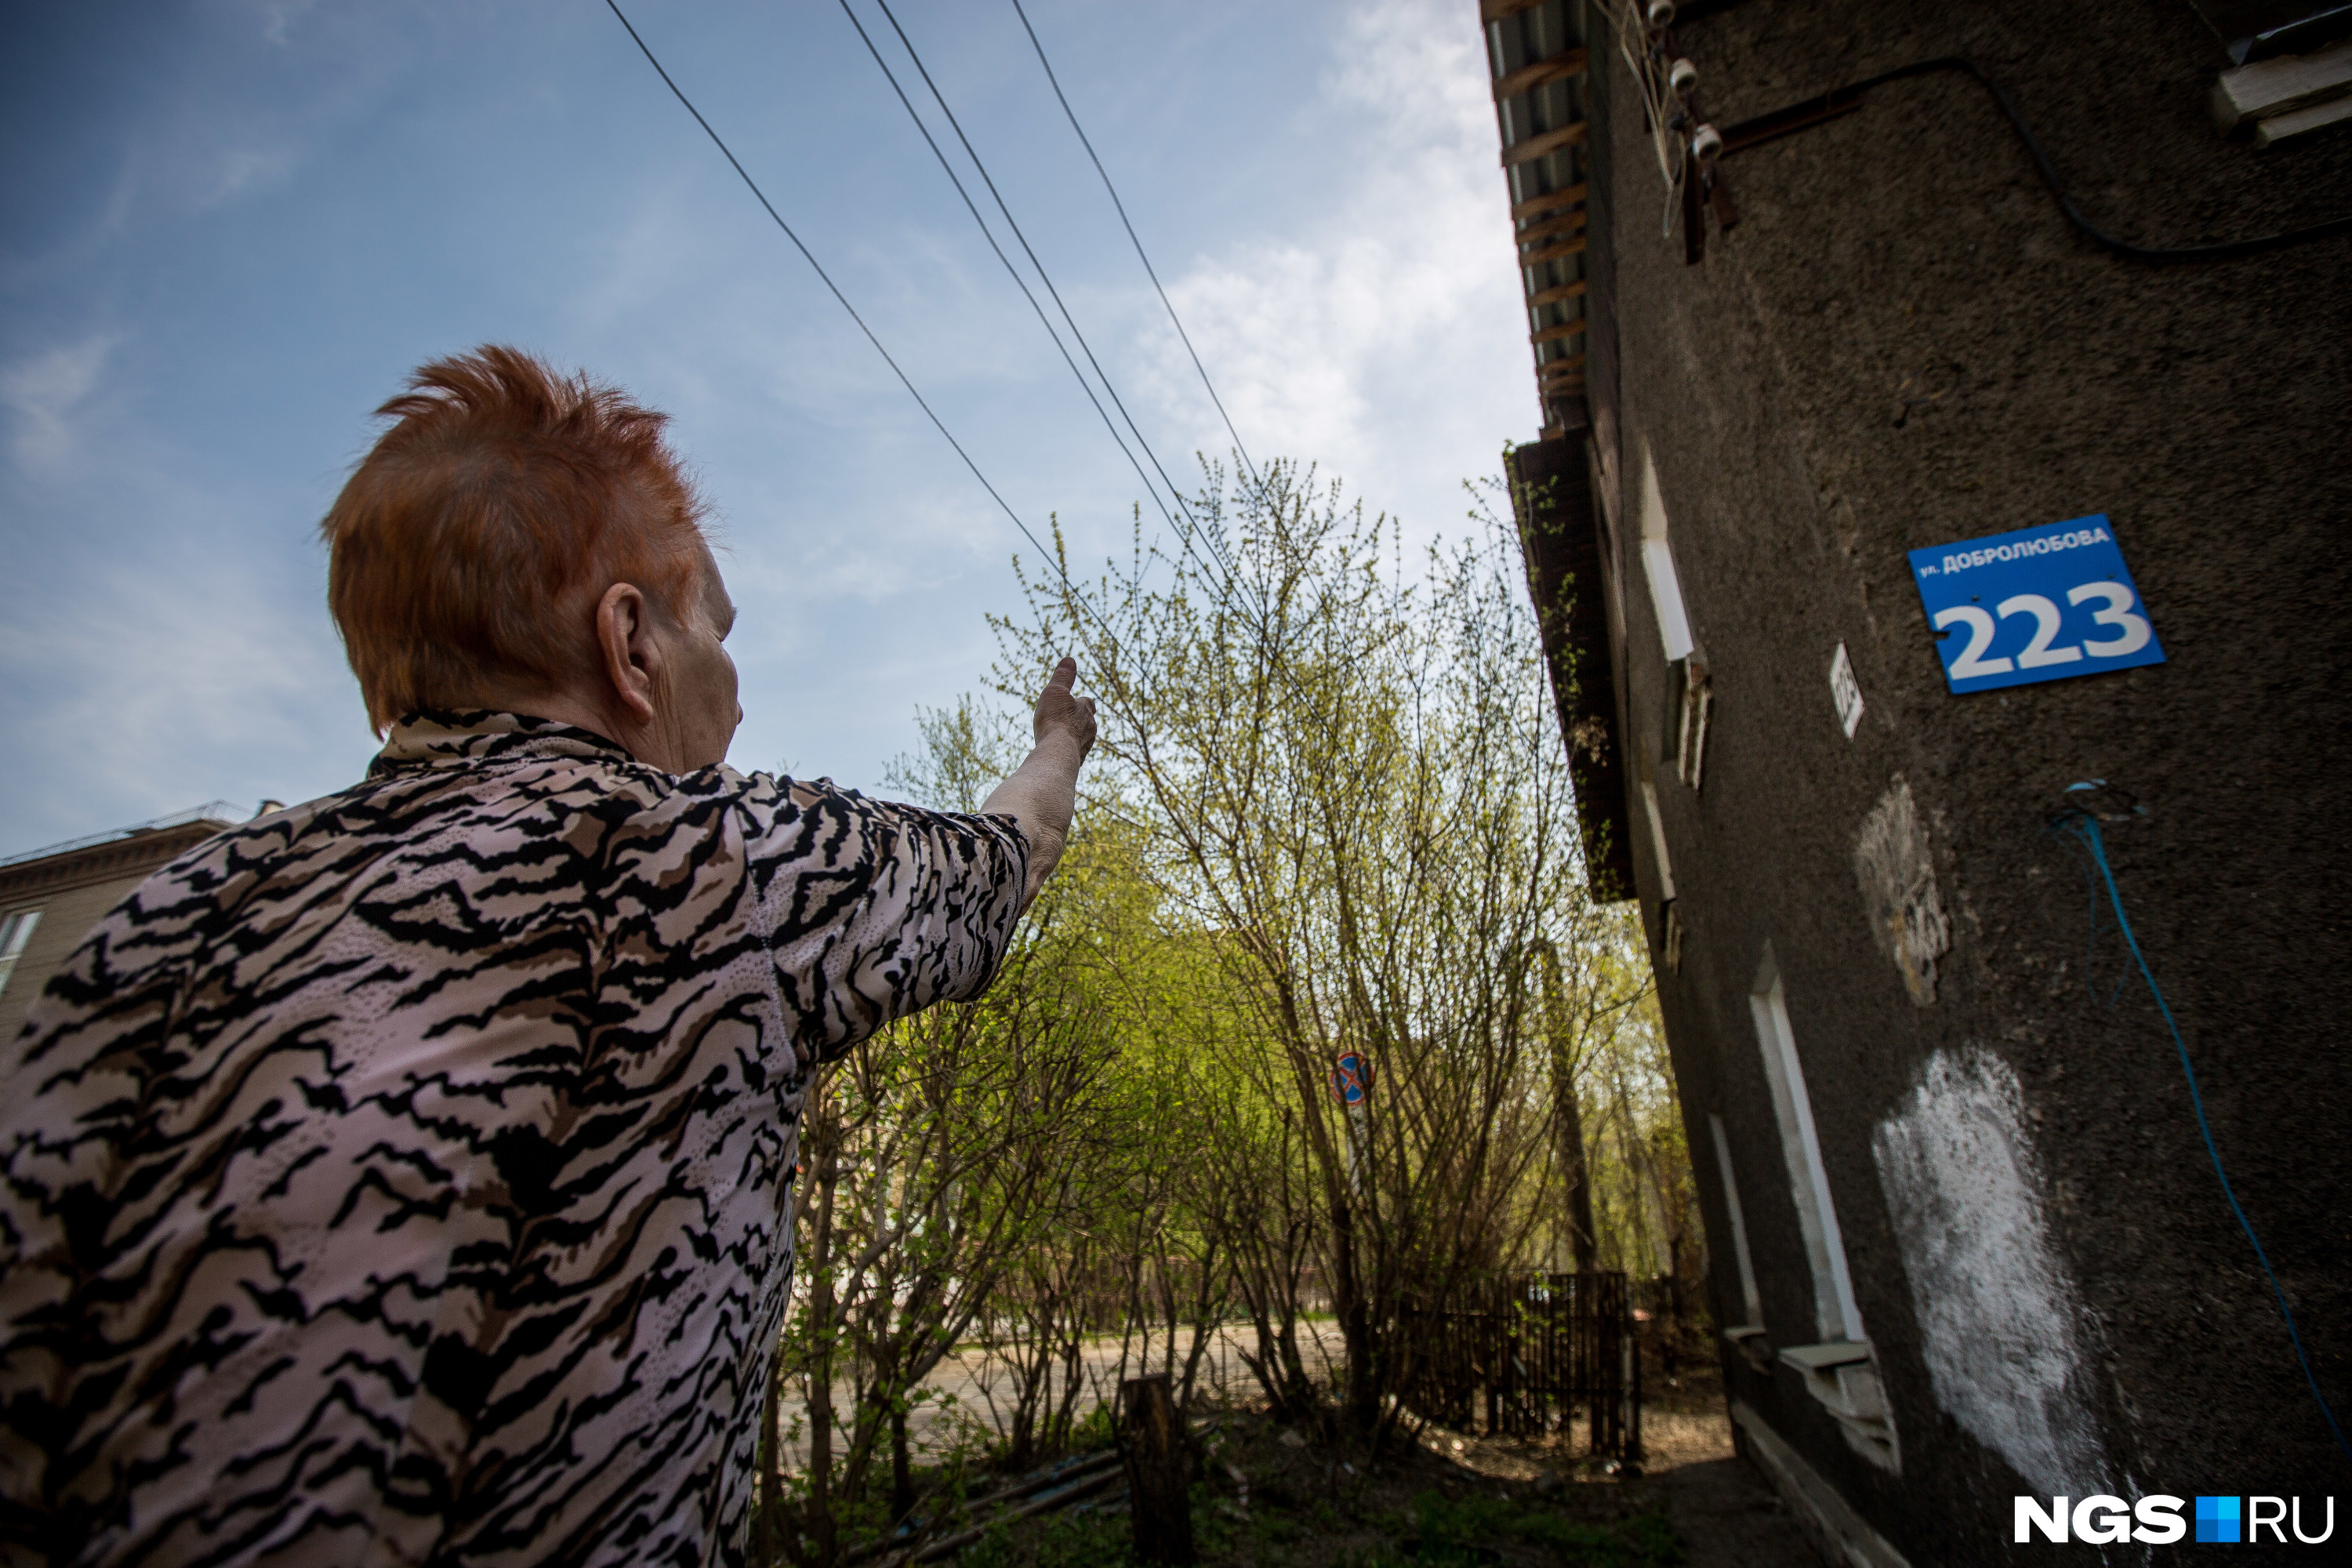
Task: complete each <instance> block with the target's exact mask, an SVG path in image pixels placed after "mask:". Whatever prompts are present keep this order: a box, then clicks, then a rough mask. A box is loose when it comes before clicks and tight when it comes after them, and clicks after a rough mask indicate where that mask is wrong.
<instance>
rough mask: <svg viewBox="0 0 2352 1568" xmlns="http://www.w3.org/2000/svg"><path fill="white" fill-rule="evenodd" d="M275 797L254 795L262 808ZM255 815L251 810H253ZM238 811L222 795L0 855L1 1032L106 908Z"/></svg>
mask: <svg viewBox="0 0 2352 1568" xmlns="http://www.w3.org/2000/svg"><path fill="white" fill-rule="evenodd" d="M277 809H278V803H277V802H276V801H274V800H266V801H263V802H262V803H261V810H262V811H264V812H269V811H275V810H277ZM257 815H258V814H257ZM244 820H245V818H244V817H243V816H240V815H238V814H237V812H236V808H235V807H233V806H231V805H229V804H228V803H227V802H226V801H224V800H216V801H214V802H212V803H211V804H210V805H200V806H197V807H195V808H194V809H193V810H189V811H183V812H177V813H174V814H173V815H172V816H159V817H157V818H156V819H155V820H154V821H152V822H142V823H140V824H139V825H138V826H135V827H124V828H118V829H116V830H115V831H114V832H111V833H100V834H98V835H95V836H94V837H89V838H77V839H75V840H74V841H73V842H72V843H70V844H59V845H56V846H54V847H50V848H47V849H36V850H33V851H31V852H30V853H28V854H24V855H15V856H11V857H9V858H7V859H5V860H0V1040H13V1039H15V1038H16V1031H17V1030H19V1029H21V1028H22V1027H24V1025H25V1014H26V1010H27V1009H28V1008H30V1007H31V1006H32V1005H33V998H35V997H36V996H38V995H39V994H41V988H42V987H43V986H45V985H47V984H48V983H49V976H50V975H52V974H54V973H57V972H58V966H59V965H61V964H63V963H65V961H66V960H67V959H68V957H70V956H72V953H73V950H74V949H76V948H78V947H79V946H80V945H81V940H82V938H84V937H86V936H88V935H89V931H90V928H91V927H92V926H94V925H96V924H97V923H98V922H99V921H100V918H101V917H102V916H104V915H105V913H106V912H107V911H108V910H110V909H112V908H114V906H115V905H117V904H119V903H121V901H122V900H123V898H124V896H125V895H127V894H128V893H129V892H130V891H131V889H133V888H135V887H137V886H138V885H139V884H140V883H142V882H143V881H145V880H146V879H148V877H149V876H150V875H152V873H153V872H155V871H156V870H158V869H159V868H162V867H163V864H164V863H165V862H166V861H169V860H172V859H175V858H178V857H179V856H180V855H181V854H182V853H183V852H184V851H186V850H189V849H193V848H194V847H196V846H197V845H199V844H202V843H203V842H204V841H205V839H207V838H210V837H212V836H213V835H214V834H215V833H218V832H219V831H220V830H221V829H222V828H224V827H231V826H236V824H237V823H240V822H242V821H244Z"/></svg>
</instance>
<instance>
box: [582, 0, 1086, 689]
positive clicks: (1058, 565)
mask: <svg viewBox="0 0 2352 1568" xmlns="http://www.w3.org/2000/svg"><path fill="white" fill-rule="evenodd" d="M604 4H605V5H606V6H608V7H609V8H610V9H611V11H612V13H613V15H614V17H615V18H616V19H617V20H618V21H619V22H620V24H621V26H623V27H625V28H626V29H627V30H628V35H629V40H630V41H631V42H632V43H634V44H635V45H636V46H637V51H638V53H640V54H642V55H644V56H645V57H646V64H647V65H649V66H651V67H653V68H654V73H655V74H656V76H659V77H660V78H661V79H662V85H663V86H664V87H667V88H668V89H669V90H670V92H671V93H672V94H673V95H674V96H675V97H676V98H677V100H678V102H680V103H682V104H684V105H685V106H686V111H687V112H688V114H691V115H693V116H694V122H695V123H696V124H697V125H699V126H701V127H702V133H703V134H704V135H706V136H708V137H709V138H710V142H711V145H713V146H715V147H717V148H718V149H719V152H720V153H722V154H724V155H725V157H726V159H727V162H728V163H730V165H732V166H733V168H734V170H735V173H736V174H738V175H739V176H740V178H741V179H742V181H743V184H744V185H745V186H747V187H748V188H749V189H750V190H751V195H753V196H755V197H757V198H758V199H759V203H760V205H761V206H762V207H764V208H766V209H767V213H768V216H770V217H772V218H773V219H774V220H775V223H776V226H777V227H778V228H780V229H782V230H783V231H784V237H785V238H786V239H789V240H791V241H792V242H793V249H795V250H797V251H799V252H800V253H801V258H802V259H803V260H804V261H806V262H807V263H808V264H809V268H810V269H811V270H812V271H814V273H815V274H816V275H817V279H818V280H819V281H820V282H822V283H824V286H825V288H826V289H828V290H830V291H831V292H832V294H833V297H834V299H835V300H838V301H839V302H840V304H841V308H842V309H843V310H846V311H848V312H849V319H850V320H851V321H855V322H856V323H857V330H858V331H861V332H864V333H865V334H866V342H869V343H872V344H873V345H874V352H875V353H878V354H880V355H881V356H882V363H885V364H887V365H888V366H889V367H890V371H891V374H894V375H896V376H897V377H898V384H899V385H901V386H903V387H905V388H906V389H907V395H908V396H909V397H911V398H913V399H914V400H915V406H917V407H918V408H920V409H921V410H922V411H923V414H924V416H925V417H926V418H928V419H929V420H930V422H931V425H932V426H933V427H934V428H935V429H937V430H938V431H939V433H940V435H941V436H944V437H947V443H948V445H949V446H950V447H954V448H955V455H956V456H957V457H959V458H962V459H963V466H964V467H965V468H970V469H971V477H972V478H973V479H978V480H979V481H980V488H981V489H984V490H986V491H987V492H988V496H989V499H990V500H992V501H994V502H995V503H996V504H997V506H998V507H1000V508H1002V509H1003V512H1004V515H1005V516H1006V517H1009V518H1011V519H1012V520H1013V527H1015V528H1017V529H1019V530H1020V531H1021V537H1022V538H1024V539H1025V540H1027V541H1028V542H1030V544H1031V546H1032V547H1034V549H1035V550H1036V552H1038V553H1039V554H1040V555H1043V556H1044V557H1045V559H1046V560H1048V561H1050V562H1052V563H1054V570H1055V574H1057V575H1059V576H1060V577H1061V579H1062V586H1063V587H1065V588H1066V589H1068V590H1069V593H1070V597H1071V600H1072V602H1073V603H1075V604H1076V605H1078V606H1079V607H1080V608H1082V609H1084V610H1085V611H1086V612H1087V615H1088V616H1092V617H1093V619H1094V623H1095V625H1096V626H1099V627H1101V628H1102V634H1103V637H1104V638H1105V639H1106V640H1108V642H1109V643H1110V645H1111V647H1113V649H1114V650H1115V649H1116V648H1117V647H1118V638H1117V637H1114V636H1113V635H1112V633H1111V629H1110V625H1109V623H1108V622H1107V621H1105V620H1104V619H1103V618H1102V616H1101V615H1100V614H1099V613H1097V611H1096V609H1095V607H1094V605H1093V604H1092V603H1090V602H1089V601H1088V600H1087V596H1086V595H1084V594H1082V593H1080V592H1079V591H1078V585H1077V584H1076V583H1073V582H1071V581H1070V574H1069V572H1068V570H1067V569H1066V567H1064V566H1063V564H1062V557H1061V552H1058V551H1054V550H1048V549H1046V548H1045V544H1044V543H1043V542H1040V541H1039V539H1038V538H1037V536H1036V535H1035V534H1034V533H1032V532H1031V531H1029V525H1028V524H1027V523H1025V522H1024V521H1021V514H1020V513H1019V512H1016V511H1014V510H1013V508H1012V507H1011V506H1010V505H1008V504H1007V503H1006V501H1005V500H1004V498H1003V496H1001V495H999V494H997V491H996V487H995V486H994V485H992V484H990V483H989V482H988V476H987V475H986V474H983V473H982V472H981V471H980V465H979V464H978V463H975V462H973V461H972V460H971V453H969V452H967V451H965V450H964V449H963V443H962V442H961V441H959V440H957V439H956V438H955V434H954V432H952V431H950V429H949V428H948V427H947V424H946V422H945V421H944V420H942V419H940V416H939V415H938V414H937V413H936V412H934V411H933V409H932V407H931V405H929V403H927V402H925V401H924V398H923V395H922V394H921V393H920V392H918V391H917V390H916V389H915V384H914V382H912V381H911V380H909V379H908V375H907V373H906V372H905V371H904V370H901V369H900V368H899V367H898V361H897V360H895V359H893V358H891V357H890V351H889V350H888V349H886V348H884V347H883V346H882V340H881V339H880V338H877V337H876V336H875V335H874V329H873V328H871V327H869V326H867V325H866V318H865V317H863V316H861V315H859V314H858V313H857V307H856V306H855V305H853V304H851V303H850V302H849V297H848V296H847V295H846V294H844V293H843V292H842V291H841V287H840V285H838V284H836V283H835V282H834V280H833V276H832V274H830V273H828V272H826V271H825V269H824V264H823V263H822V262H820V261H818V260H817V258H816V257H815V256H814V254H812V253H811V252H810V250H809V247H807V246H806V245H804V244H803V243H802V241H801V237H800V236H799V235H797V234H794V233H793V226H792V225H790V224H788V223H786V222H785V221H784V216H783V215H782V213H780V212H778V211H777V210H776V206H775V204H774V203H773V202H771V201H770V200H768V194H767V193H766V192H765V191H762V190H761V189H760V183H759V182H758V181H757V180H754V179H753V178H752V177H751V173H750V171H748V170H747V169H745V168H744V167H743V163H742V160H740V159H739V158H737V157H736V156H735V154H734V153H733V151H732V150H731V149H730V148H729V147H728V145H727V142H726V140H725V139H724V138H723V137H721V136H720V135H719V132H716V131H714V130H712V129H711V128H710V121H708V120H705V119H704V118H703V117H702V110H698V109H697V108H695V107H694V100H692V99H690V98H688V97H687V96H686V90H685V89H683V88H681V87H679V86H678V85H677V82H675V81H673V80H671V79H670V74H669V72H668V71H667V70H665V69H663V68H662V63H661V61H660V60H659V59H657V58H655V56H654V52H653V50H652V48H651V47H648V46H647V45H646V41H645V39H644V38H643V37H640V36H639V35H638V33H637V29H636V28H635V26H633V25H632V24H631V23H630V21H629V18H628V17H627V16H625V15H624V14H623V12H622V10H621V7H620V5H619V0H604Z"/></svg>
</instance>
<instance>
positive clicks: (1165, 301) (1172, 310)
mask: <svg viewBox="0 0 2352 1568" xmlns="http://www.w3.org/2000/svg"><path fill="white" fill-rule="evenodd" d="M884 11H885V14H886V15H887V11H888V7H887V6H886V7H884ZM1013 15H1014V16H1018V17H1020V18H1021V30H1022V31H1023V32H1024V33H1026V34H1028V35H1029V47H1031V48H1033V49H1035V50H1036V51H1037V63H1038V64H1039V65H1041V66H1044V67H1045V79H1046V80H1047V81H1048V82H1050V83H1052V84H1053V89H1054V97H1055V99H1056V100H1058V101H1059V102H1060V103H1061V105H1062V112H1063V113H1064V114H1065V115H1066V116H1067V117H1068V118H1069V121H1070V129H1071V130H1073V131H1075V132H1077V133H1078V145H1079V146H1081V147H1084V148H1085V149H1086V150H1087V158H1089V159H1090V160H1092V161H1093V163H1094V166H1095V173H1096V174H1100V175H1101V176H1102V183H1103V189H1104V190H1106V191H1108V192H1109V193H1110V205H1112V206H1113V207H1115V208H1117V209H1118V221H1119V224H1120V226H1122V227H1124V228H1125V229H1126V230H1127V238H1128V243H1129V244H1130V245H1132V246H1134V247H1135V258H1136V259H1137V260H1138V261H1140V262H1142V263H1143V271H1144V275H1145V276H1146V277H1148V278H1150V279H1151V287H1152V289H1154V290H1155V291H1156V292H1157V293H1158V294H1159V296H1160V304H1162V305H1164V306H1166V307H1167V309H1168V320H1169V321H1170V323H1171V325H1173V326H1174V327H1175V329H1176V336H1177V337H1178V338H1179V339H1181V341H1182V342H1183V344H1184V352H1185V353H1188V354H1190V355H1192V368H1193V369H1194V370H1196V371H1199V372H1200V373H1201V384H1202V386H1203V387H1205V388H1207V389H1208V394H1209V401H1210V402H1212V403H1213V404H1215V405H1217V417H1218V418H1220V419H1223V421H1224V422H1225V433H1226V434H1227V435H1229V436H1231V437H1233V438H1234V451H1236V452H1238V453H1240V454H1241V459H1242V466H1243V467H1244V468H1247V469H1249V475H1250V478H1251V479H1253V480H1257V479H1258V473H1257V465H1256V464H1255V463H1253V462H1251V461H1250V455H1249V448H1248V447H1245V446H1244V445H1243V444H1242V433H1241V432H1240V431H1239V430H1236V429H1234V416H1232V415H1230V414H1228V413H1226V412H1225V403H1224V399H1223V398H1221V397H1219V396H1218V395H1217V388H1216V384H1215V383H1213V382H1212V381H1211V380H1210V379H1209V367H1208V366H1206V365H1204V364H1202V363H1201V354H1200V351H1199V350H1197V349H1195V348H1194V347H1193V346H1192V336H1191V334H1190V333H1188V332H1186V331H1184V323H1183V321H1181V320H1179V319H1178V317H1177V314H1176V306H1175V303H1174V302H1173V301H1172V300H1170V299H1169V298H1168V290H1167V289H1163V288H1161V287H1160V274H1159V273H1158V272H1157V271H1154V270H1153V268H1152V266H1151V258H1150V257H1149V256H1147V255H1145V254H1144V251H1143V241H1142V240H1141V239H1139V238H1138V237H1136V233H1135V225H1134V224H1132V223H1130V222H1129V221H1128V216H1127V204H1126V203H1124V202H1122V201H1120V200H1119V199H1118V186H1117V185H1114V184H1111V179H1110V171H1109V170H1108V169H1106V168H1104V167H1103V161H1102V159H1101V158H1100V157H1099V156H1097V154H1096V153H1095V144H1094V143H1093V142H1090V141H1088V140H1087V130H1086V127H1085V126H1083V125H1080V124H1079V123H1078V115H1077V111H1076V110H1074V109H1072V108H1071V107H1070V100H1069V98H1068V96H1067V95H1066V94H1065V93H1064V92H1063V91H1062V82H1061V79H1060V78H1059V77H1056V76H1055V74H1054V62H1053V61H1051V60H1049V59H1047V58H1045V45H1044V44H1042V43H1039V42H1038V41H1037V29H1036V28H1034V27H1033V26H1030V25H1029V14H1028V13H1027V12H1026V11H1024V10H1023V9H1022V8H1021V0H1013ZM895 25H896V24H895V23H894V24H893V26H895ZM908 52H909V53H911V52H912V51H911V50H910V51H908ZM1258 482H1260V483H1261V484H1262V483H1263V481H1258Z"/></svg>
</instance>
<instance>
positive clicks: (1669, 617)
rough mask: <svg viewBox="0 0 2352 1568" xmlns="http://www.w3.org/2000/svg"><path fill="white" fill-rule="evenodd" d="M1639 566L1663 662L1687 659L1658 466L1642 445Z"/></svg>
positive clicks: (1685, 618)
mask: <svg viewBox="0 0 2352 1568" xmlns="http://www.w3.org/2000/svg"><path fill="white" fill-rule="evenodd" d="M1642 569H1643V572H1644V573H1645V574H1647V575H1648V577H1649V579H1650V602H1651V604H1652V605H1654V606H1656V609H1657V612H1658V637H1659V640H1660V641H1661V642H1663V643H1664V645H1665V651H1666V662H1667V663H1668V664H1672V663H1674V662H1675V660H1676V659H1678V658H1689V657H1690V652H1691V648H1692V647H1693V646H1694V645H1693V644H1692V642H1691V629H1690V616H1689V615H1688V614H1687V613H1686V612H1685V610H1684V608H1683V584H1682V579H1681V578H1680V577H1679V576H1677V575H1676V574H1675V552H1674V551H1673V549H1672V548H1671V547H1670V546H1668V544H1667V543H1666V500H1665V497H1664V495H1662V494H1661V493H1660V492H1659V490H1658V466H1657V464H1656V463H1654V462H1653V461H1652V460H1651V458H1650V448H1649V447H1647V446H1646V445H1645V446H1643V448H1642Z"/></svg>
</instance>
